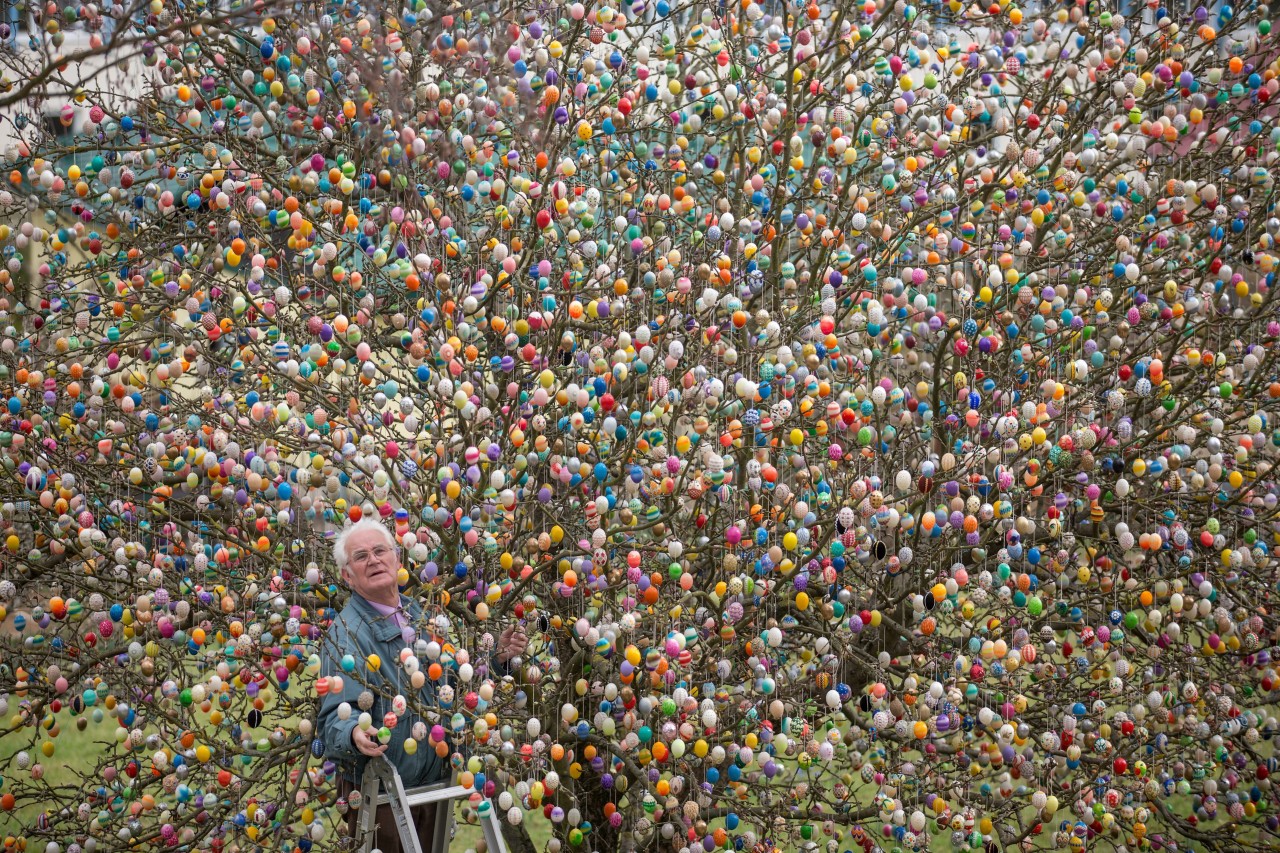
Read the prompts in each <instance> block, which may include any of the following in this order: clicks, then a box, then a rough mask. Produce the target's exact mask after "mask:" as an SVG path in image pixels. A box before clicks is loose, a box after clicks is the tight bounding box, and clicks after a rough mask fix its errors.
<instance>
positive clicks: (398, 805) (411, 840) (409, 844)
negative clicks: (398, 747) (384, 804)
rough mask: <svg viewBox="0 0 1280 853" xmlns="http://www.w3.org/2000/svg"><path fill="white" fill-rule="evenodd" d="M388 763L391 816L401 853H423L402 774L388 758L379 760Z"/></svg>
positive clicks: (388, 792)
mask: <svg viewBox="0 0 1280 853" xmlns="http://www.w3.org/2000/svg"><path fill="white" fill-rule="evenodd" d="M379 760H381V761H384V762H386V768H387V770H386V771H384V772H387V771H389V774H388V775H390V777H391V778H390V784H389V785H388V786H387V787H388V788H389V789H390V790H388V791H387V794H388V800H390V804H391V814H392V816H393V817H394V818H395V822H396V832H397V833H398V834H399V835H400V850H401V853H422V842H421V840H419V838H418V828H417V827H416V826H414V825H413V820H412V816H411V815H410V814H409V808H408V806H407V805H406V804H405V795H404V783H403V782H401V781H400V774H399V773H398V772H397V771H396V769H395V767H394V766H392V764H391V762H390V761H387V759H386V757H382V758H381V759H379Z"/></svg>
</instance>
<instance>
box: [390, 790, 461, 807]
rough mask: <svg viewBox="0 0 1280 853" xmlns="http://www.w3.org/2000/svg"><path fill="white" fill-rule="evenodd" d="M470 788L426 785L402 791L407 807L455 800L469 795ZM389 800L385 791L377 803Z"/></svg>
mask: <svg viewBox="0 0 1280 853" xmlns="http://www.w3.org/2000/svg"><path fill="white" fill-rule="evenodd" d="M471 792H472V789H471V788H464V787H462V786H461V785H450V786H441V785H427V786H424V787H421V788H409V789H408V790H406V791H405V792H404V795H405V798H404V801H405V805H406V806H407V807H408V808H414V807H415V806H421V805H426V804H427V803H439V802H442V801H444V800H456V799H459V798H462V797H470V796H471ZM389 802H391V797H390V796H389V795H388V794H387V793H382V794H380V795H379V796H378V805H380V806H381V805H385V804H386V803H389Z"/></svg>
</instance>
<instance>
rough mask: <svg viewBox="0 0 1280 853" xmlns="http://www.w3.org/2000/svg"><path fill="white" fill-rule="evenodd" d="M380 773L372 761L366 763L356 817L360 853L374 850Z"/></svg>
mask: <svg viewBox="0 0 1280 853" xmlns="http://www.w3.org/2000/svg"><path fill="white" fill-rule="evenodd" d="M378 787H379V786H378V773H377V771H376V770H375V769H374V767H373V762H372V761H370V762H369V763H368V764H366V765H365V768H364V777H363V778H362V779H361V780H360V814H359V815H358V816H357V818H356V832H357V833H358V834H359V836H358V838H357V840H358V841H359V842H360V853H370V851H371V850H373V838H374V821H375V820H376V814H377V811H378Z"/></svg>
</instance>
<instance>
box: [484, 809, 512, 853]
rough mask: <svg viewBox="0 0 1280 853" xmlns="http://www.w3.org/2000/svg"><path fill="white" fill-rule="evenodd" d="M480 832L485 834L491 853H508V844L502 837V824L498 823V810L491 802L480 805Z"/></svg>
mask: <svg viewBox="0 0 1280 853" xmlns="http://www.w3.org/2000/svg"><path fill="white" fill-rule="evenodd" d="M479 812H480V831H481V832H483V833H484V841H485V844H487V845H489V853H507V842H506V840H505V839H503V837H502V824H501V823H499V822H498V808H497V806H495V805H494V804H493V803H492V802H491V801H490V800H483V801H481V803H480V809H479Z"/></svg>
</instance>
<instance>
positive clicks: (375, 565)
mask: <svg viewBox="0 0 1280 853" xmlns="http://www.w3.org/2000/svg"><path fill="white" fill-rule="evenodd" d="M399 569H400V565H399V560H398V559H397V558H396V549H395V548H392V547H391V546H390V545H389V544H387V537H385V536H383V535H382V534H380V533H378V531H376V530H361V531H359V532H357V533H353V534H351V537H350V538H349V539H347V565H346V567H345V568H344V569H343V570H342V579H343V580H344V581H346V583H347V586H349V587H351V589H352V590H354V591H355V592H358V593H359V594H360V595H361V596H363V597H364V598H365V600H367V601H373V602H377V603H378V604H388V605H394V604H399V603H400V591H399V589H398V588H397V584H396V574H397V572H398V571H399Z"/></svg>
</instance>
